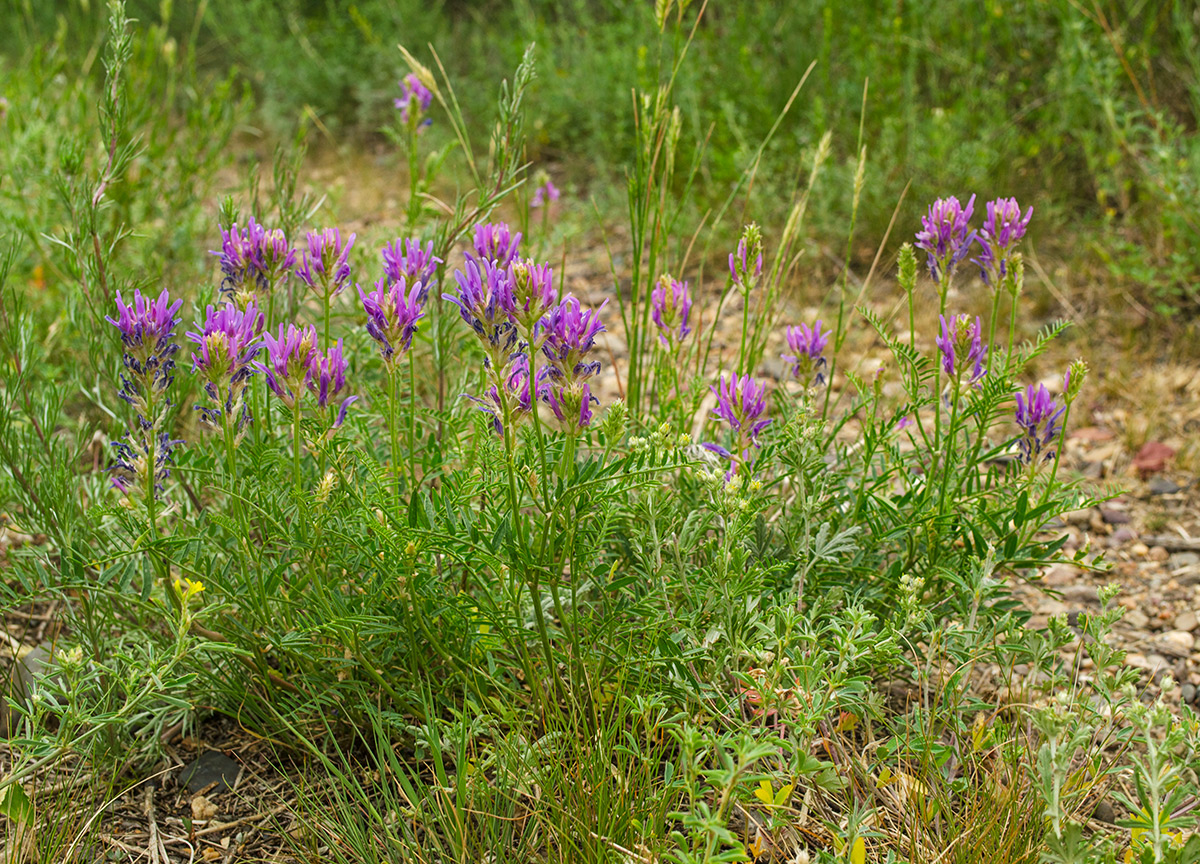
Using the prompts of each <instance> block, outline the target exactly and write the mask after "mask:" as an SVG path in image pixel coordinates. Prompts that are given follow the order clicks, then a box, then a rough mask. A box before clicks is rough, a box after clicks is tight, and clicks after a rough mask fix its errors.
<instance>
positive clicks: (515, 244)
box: [473, 222, 521, 267]
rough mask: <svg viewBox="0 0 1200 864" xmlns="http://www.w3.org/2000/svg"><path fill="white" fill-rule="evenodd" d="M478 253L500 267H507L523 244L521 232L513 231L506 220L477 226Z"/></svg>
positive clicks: (476, 244) (476, 245) (476, 241)
mask: <svg viewBox="0 0 1200 864" xmlns="http://www.w3.org/2000/svg"><path fill="white" fill-rule="evenodd" d="M473 245H474V247H475V252H476V254H477V255H478V256H479V257H480V258H482V259H483V260H485V261H492V262H493V263H495V264H496V266H498V267H507V266H508V265H509V264H511V263H512V262H513V260H514V259H515V258H516V257H517V253H518V252H519V251H520V246H521V232H520V231H517V232H515V233H514V232H513V231H512V229H510V228H509V227H508V225H507V224H506V223H504V222H493V223H488V224H485V225H477V226H475V242H474V244H473Z"/></svg>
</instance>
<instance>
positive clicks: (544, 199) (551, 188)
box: [529, 178, 560, 207]
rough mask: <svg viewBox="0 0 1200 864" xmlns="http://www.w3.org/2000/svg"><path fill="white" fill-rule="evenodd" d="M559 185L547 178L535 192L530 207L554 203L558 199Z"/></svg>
mask: <svg viewBox="0 0 1200 864" xmlns="http://www.w3.org/2000/svg"><path fill="white" fill-rule="evenodd" d="M559 194H560V193H559V191H558V187H557V186H555V185H554V181H553V180H551V179H549V178H547V179H546V182H545V183H543V184H542V185H540V186H538V187H537V190H536V191H535V192H534V193H533V198H532V199H531V200H530V202H529V206H530V207H543V206H545V205H546V204H552V203H553V202H555V201H557V200H558V196H559Z"/></svg>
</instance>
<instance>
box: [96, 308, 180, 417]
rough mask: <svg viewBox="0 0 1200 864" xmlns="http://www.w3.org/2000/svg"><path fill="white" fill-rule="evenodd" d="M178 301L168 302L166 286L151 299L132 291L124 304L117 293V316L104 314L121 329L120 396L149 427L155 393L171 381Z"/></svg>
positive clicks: (177, 347) (156, 399)
mask: <svg viewBox="0 0 1200 864" xmlns="http://www.w3.org/2000/svg"><path fill="white" fill-rule="evenodd" d="M182 305H183V301H182V300H176V301H175V302H174V303H172V302H171V297H170V295H169V294H168V292H167V290H166V289H163V292H162V293H161V294H159V295H158V299H157V300H151V299H149V298H148V297H145V296H143V295H142V292H141V291H136V290H135V291H134V292H133V302H132V303H129V304H126V303H125V301H124V299H123V298H122V297H121V292H120V291H118V292H117V317H116V318H109V317H107V316H106V317H105V319H104V320H105V321H107V322H108V323H109V324H112V325H113V326H114V327H116V328H117V329H118V330H119V331H120V332H121V341H122V342H123V343H124V346H125V351H124V353H123V356H122V363H123V365H124V367H125V368H124V371H123V372H122V373H121V390H120V396H121V398H122V399H124V400H125V401H126V402H128V403H129V404H130V405H132V406H133V407H134V409H135V410H136V411H137V412H138V422H139V423H140V424H141V425H142V427H144V428H147V429H149V428H150V427H151V425H153V423H154V422H155V420H156V418H155V417H153V416H150V415H151V414H153V406H154V405H155V404H156V403H157V401H158V396H160V395H162V394H163V393H165V392H166V389H167V387H169V386H170V385H171V382H172V381H173V380H175V360H174V359H173V358H174V355H175V352H177V351H178V350H179V346H178V345H177V344H175V342H174V341H173V339H174V336H175V327H176V326H177V325H178V324H179V322H180V320H182V319H180V318H177V317H176V316H175V313H176V312H178V311H179V307H180V306H182Z"/></svg>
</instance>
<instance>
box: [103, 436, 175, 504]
mask: <svg viewBox="0 0 1200 864" xmlns="http://www.w3.org/2000/svg"><path fill="white" fill-rule="evenodd" d="M152 438H153V441H154V444H155V446H154V452H153V461H154V491H155V497H156V498H157V497H158V493H159V492H162V491H163V484H164V483H166V480H167V478H168V477H170V476H171V465H173V464H175V448H176V447H178V446H179V445H180V444H182V443H183V441H181V440H172V438H171V436H170V435H168V434H167V433H166V432H159V433H154V432H152V431H148V430H147V431H145V432H144V433H143V434H141V435H137V434H134V433H130V434H129V435H128V436H127V437H126V438H125V439H124V440H121V439H118V440H116V441H113V442H112V448H113V450H114V451H116V459H115V460H114V461H113V464H112V467H111V468H109V473H110V474H111V475H112V476H111V478H110V482H111V483H112V485H113V488H115V489H116V490H118V491H119V492H120V493H121V494H123V495H135V494H139V493H141V492H142V490H143V489H144V488H145V478H146V475H147V473H148V472H149V471H150V470H151V469H150V461H151V452H150V447H149V446H148V442H149V441H150V440H151V439H152Z"/></svg>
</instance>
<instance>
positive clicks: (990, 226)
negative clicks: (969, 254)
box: [974, 198, 1033, 286]
mask: <svg viewBox="0 0 1200 864" xmlns="http://www.w3.org/2000/svg"><path fill="white" fill-rule="evenodd" d="M1032 218H1033V208H1032V207H1030V208H1029V209H1028V210H1026V211H1025V215H1024V216H1022V215H1021V206H1020V205H1019V204H1017V199H1016V198H997V199H996V200H995V201H989V202H988V205H987V217H986V218H985V219H984V220H983V228H982V229H981V230H980V231H979V245H980V246H981V247H982V251H981V252H980V253H979V257H978V258H976V259H974V261H975V263H976V264H978V265H979V272H980V275H981V276H982V277H983V281H984V284H986V285H988V286H993V285H998V284H999V283H1000V281H1001V280H1002V279H1003V278H1004V277H1005V276H1006V275H1008V259H1009V258H1010V257H1011V255H1012V252H1013V250H1014V249H1016V247H1017V244H1018V243H1020V242H1021V239H1022V238H1023V237H1024V236H1025V229H1027V228H1028V227H1029V220H1030V219H1032Z"/></svg>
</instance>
